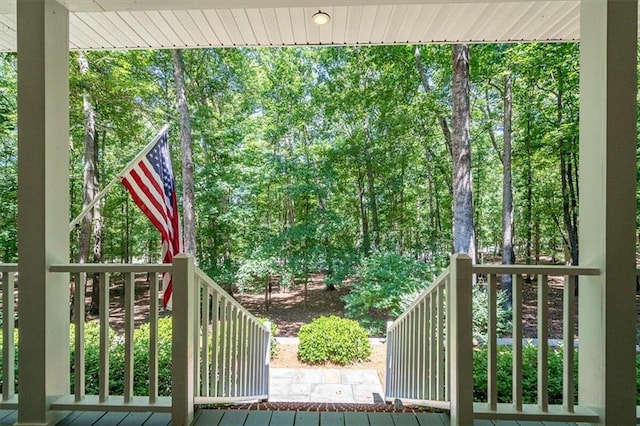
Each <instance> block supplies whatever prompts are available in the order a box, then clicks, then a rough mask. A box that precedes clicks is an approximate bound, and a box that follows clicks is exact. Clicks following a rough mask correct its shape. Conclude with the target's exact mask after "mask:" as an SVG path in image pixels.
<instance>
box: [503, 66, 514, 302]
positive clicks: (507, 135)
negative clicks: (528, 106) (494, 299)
mask: <svg viewBox="0 0 640 426" xmlns="http://www.w3.org/2000/svg"><path fill="white" fill-rule="evenodd" d="M503 80H504V91H503V97H502V99H503V105H504V117H503V129H502V155H501V156H500V159H501V160H502V263H503V264H504V265H511V264H513V263H514V262H515V254H514V251H513V177H512V173H511V136H512V134H511V132H512V129H511V128H512V126H511V122H512V114H513V84H512V81H511V74H510V73H505V75H504V77H503ZM505 287H507V288H506V290H507V291H509V292H510V289H511V277H509V278H508V279H507V280H504V279H503V288H505Z"/></svg>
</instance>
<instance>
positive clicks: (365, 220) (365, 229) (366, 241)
mask: <svg viewBox="0 0 640 426" xmlns="http://www.w3.org/2000/svg"><path fill="white" fill-rule="evenodd" d="M357 183H358V200H359V201H360V220H361V221H362V252H363V253H364V255H365V256H368V255H369V253H370V252H371V240H370V236H369V217H368V215H367V202H366V200H365V194H364V175H363V173H362V171H361V170H358V181H357Z"/></svg>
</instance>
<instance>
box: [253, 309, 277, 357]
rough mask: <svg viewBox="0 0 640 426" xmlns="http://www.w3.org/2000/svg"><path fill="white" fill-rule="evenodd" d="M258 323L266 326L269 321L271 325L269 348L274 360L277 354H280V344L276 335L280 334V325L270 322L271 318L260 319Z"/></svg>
mask: <svg viewBox="0 0 640 426" xmlns="http://www.w3.org/2000/svg"><path fill="white" fill-rule="evenodd" d="M258 321H260V322H261V323H262V324H265V323H266V322H267V321H270V324H271V327H270V328H271V336H270V338H269V344H270V346H269V348H270V351H271V358H273V357H274V356H276V354H277V353H278V350H279V349H280V348H279V343H278V341H277V340H276V335H277V334H278V325H277V324H276V323H275V322H273V321H271V320H269V318H258Z"/></svg>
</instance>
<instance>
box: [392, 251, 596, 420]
mask: <svg viewBox="0 0 640 426" xmlns="http://www.w3.org/2000/svg"><path fill="white" fill-rule="evenodd" d="M505 274H506V275H512V294H513V299H512V301H511V304H512V334H511V337H512V339H511V340H512V343H511V344H512V348H511V351H512V366H511V379H512V383H511V388H512V394H511V395H510V397H507V398H506V399H510V401H511V402H510V403H498V391H497V390H498V389H499V383H498V374H497V371H498V365H497V354H498V342H499V340H498V336H497V330H498V323H497V286H498V277H499V276H502V275H505ZM598 274H599V271H598V269H595V268H581V267H565V266H522V265H475V266H472V265H471V260H470V259H469V258H468V257H467V256H464V255H454V256H453V257H452V260H451V265H450V267H449V268H448V269H447V270H446V271H445V272H444V273H443V274H442V275H441V276H440V277H439V278H438V279H437V280H436V281H435V282H434V283H433V284H432V285H431V286H430V287H429V288H428V289H426V290H425V291H424V292H423V293H422V294H421V295H420V296H419V297H418V299H417V300H416V301H415V302H414V303H413V304H412V305H411V306H410V307H409V309H408V310H407V311H406V312H405V313H403V314H402V315H401V316H400V317H399V318H398V319H397V320H396V321H395V322H393V323H391V324H389V326H388V334H387V339H388V340H387V378H386V389H385V398H386V399H387V400H388V401H392V400H394V399H396V398H398V399H400V400H402V401H406V402H410V403H416V404H420V405H426V406H431V407H434V408H442V409H447V410H450V413H451V424H471V423H472V421H473V419H490V420H547V421H572V422H596V421H598V416H597V414H595V413H594V412H592V411H590V410H589V409H587V408H584V407H580V406H576V405H575V403H574V401H575V397H576V389H575V384H574V376H573V372H574V356H575V348H576V346H575V342H574V333H575V326H576V297H575V289H574V286H573V285H572V283H574V282H575V278H576V277H579V276H585V275H598ZM474 275H475V276H476V278H480V277H482V278H483V279H484V278H486V283H487V291H488V297H487V299H488V301H487V303H488V306H487V309H488V312H489V315H488V324H487V325H488V338H487V342H486V346H487V348H486V349H487V367H488V368H487V400H486V401H476V402H475V403H473V398H474V397H473V380H472V378H473V364H472V363H473V356H472V352H473V347H472V337H471V329H472V324H473V323H472V320H473V318H472V312H471V300H472V288H471V286H472V282H473V277H474ZM525 276H535V277H536V278H537V281H536V282H537V284H538V285H537V314H536V317H537V335H538V336H545V337H544V338H539V339H537V366H536V369H537V374H538V377H537V404H525V403H524V400H523V344H524V342H525V339H524V335H523V328H522V320H523V311H522V307H523V287H524V277H525ZM552 276H554V277H558V276H561V277H564V283H565V284H567V285H564V286H563V309H562V311H563V330H564V331H563V340H562V351H563V368H562V371H563V372H562V382H563V398H562V399H563V402H562V404H551V403H550V402H549V397H548V385H549V365H548V359H549V341H548V339H547V338H546V336H548V335H549V307H548V301H549V277H552ZM501 398H502V399H505V397H504V396H501Z"/></svg>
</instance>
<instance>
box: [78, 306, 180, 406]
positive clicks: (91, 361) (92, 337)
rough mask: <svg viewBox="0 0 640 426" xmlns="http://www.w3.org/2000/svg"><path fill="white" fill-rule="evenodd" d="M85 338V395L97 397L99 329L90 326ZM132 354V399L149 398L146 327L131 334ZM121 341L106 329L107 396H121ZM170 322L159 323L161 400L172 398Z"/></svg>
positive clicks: (122, 387) (122, 366) (168, 320)
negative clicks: (107, 335) (107, 359)
mask: <svg viewBox="0 0 640 426" xmlns="http://www.w3.org/2000/svg"><path fill="white" fill-rule="evenodd" d="M74 328H75V327H74V326H73V324H71V339H69V344H70V353H71V358H70V362H71V392H72V393H73V392H74V390H73V387H74V380H75V379H74V376H75V371H74V369H73V366H74V363H73V358H74V354H75V344H74V341H75V339H74V335H75V330H74ZM84 338H85V393H86V394H87V395H97V394H98V392H99V374H100V341H99V339H100V325H99V323H97V322H89V323H86V324H85V328H84ZM133 339H134V345H133V348H134V349H133V352H134V364H133V368H134V373H133V375H134V378H133V380H134V388H133V392H134V394H135V395H140V396H146V395H149V324H143V325H141V326H140V327H139V328H136V329H135V330H134V332H133ZM124 354H125V348H124V337H123V336H118V335H116V333H115V331H113V330H112V329H109V393H110V394H112V395H122V394H123V393H124ZM171 364H172V363H171V318H161V319H160V320H159V321H158V393H159V395H160V396H170V395H171Z"/></svg>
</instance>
